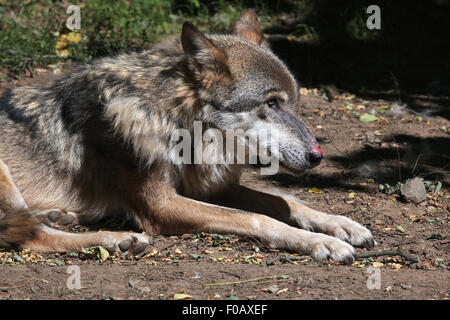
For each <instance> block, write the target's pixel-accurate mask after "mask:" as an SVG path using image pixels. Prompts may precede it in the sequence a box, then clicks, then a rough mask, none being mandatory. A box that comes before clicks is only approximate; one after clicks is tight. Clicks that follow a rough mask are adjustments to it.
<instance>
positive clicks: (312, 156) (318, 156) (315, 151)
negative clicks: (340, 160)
mask: <svg viewBox="0 0 450 320" xmlns="http://www.w3.org/2000/svg"><path fill="white" fill-rule="evenodd" d="M323 156H324V152H323V151H322V149H320V147H319V146H318V145H315V146H314V147H312V149H311V150H309V153H308V158H309V159H308V160H309V165H310V167H311V168H313V167H315V166H317V165H319V163H320V161H321V160H322V158H323Z"/></svg>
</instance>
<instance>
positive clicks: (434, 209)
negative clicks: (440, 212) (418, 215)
mask: <svg viewBox="0 0 450 320" xmlns="http://www.w3.org/2000/svg"><path fill="white" fill-rule="evenodd" d="M425 211H426V212H427V213H432V212H435V211H436V207H433V206H428V207H427V208H426V209H425Z"/></svg>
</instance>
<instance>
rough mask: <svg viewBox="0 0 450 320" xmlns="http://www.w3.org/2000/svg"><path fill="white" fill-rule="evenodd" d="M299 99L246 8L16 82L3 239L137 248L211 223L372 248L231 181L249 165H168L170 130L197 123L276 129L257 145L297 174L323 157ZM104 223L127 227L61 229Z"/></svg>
mask: <svg viewBox="0 0 450 320" xmlns="http://www.w3.org/2000/svg"><path fill="white" fill-rule="evenodd" d="M299 98H300V97H299V87H298V84H297V82H296V80H295V79H294V77H293V75H292V74H291V73H290V71H289V70H288V68H287V67H286V66H285V65H284V64H283V63H282V62H281V61H280V60H279V59H278V58H277V57H276V56H275V54H274V53H272V51H271V50H270V48H269V43H268V41H267V40H266V39H265V37H264V34H263V33H262V30H261V26H260V24H259V21H258V17H257V15H256V13H255V12H254V11H252V10H250V11H246V12H244V13H243V14H242V16H241V17H240V18H239V19H238V20H237V22H236V24H235V26H234V28H233V32H232V34H227V35H222V34H203V33H201V32H200V31H199V30H198V29H197V28H196V27H195V26H193V25H192V24H191V23H189V22H185V23H184V25H183V28H182V33H181V38H172V39H169V40H166V41H165V42H163V43H162V44H159V45H156V46H155V47H153V48H152V49H149V50H143V51H140V52H132V53H122V54H118V55H117V56H114V57H105V58H100V59H97V60H94V61H93V62H91V63H89V64H86V65H82V66H79V67H76V68H75V69H74V70H73V71H71V72H69V73H68V74H66V75H64V76H62V77H61V78H59V79H57V80H55V81H53V82H50V83H47V84H45V85H34V86H33V85H28V86H22V87H16V88H12V89H10V90H9V91H8V92H6V93H5V94H4V95H3V96H2V98H1V100H0V128H1V130H0V247H3V248H18V249H20V248H30V249H31V250H34V251H37V252H70V251H74V250H80V249H81V248H82V247H90V246H95V245H99V246H103V247H105V248H107V249H108V250H111V251H117V252H119V253H120V254H122V255H137V254H141V253H143V252H146V250H147V249H148V248H149V247H150V246H151V239H152V236H153V235H157V234H164V235H180V234H185V233H199V232H212V233H218V234H233V235H237V236H242V237H251V238H254V239H257V240H259V241H260V242H262V243H263V244H264V245H267V246H268V247H271V248H277V249H283V250H290V251H294V252H301V253H303V254H308V255H311V256H312V257H313V258H315V259H331V260H333V261H338V262H343V263H351V262H352V261H354V253H355V249H354V246H364V247H371V246H373V245H375V244H376V242H375V241H374V239H373V237H372V234H371V232H370V231H369V230H368V229H367V228H365V227H363V226H362V225H360V224H358V223H356V222H354V221H352V220H351V219H348V218H346V217H344V216H338V215H331V214H327V213H323V212H319V211H316V210H313V209H311V208H308V207H306V206H305V205H304V204H302V203H301V202H300V201H299V200H297V199H295V198H293V197H291V196H288V195H279V194H271V193H267V192H263V191H258V190H253V189H250V188H247V187H245V186H243V185H240V184H239V178H240V174H241V171H242V169H243V168H244V167H245V165H246V164H239V163H221V164H214V163H213V164H211V163H208V164H206V163H175V162H174V161H173V157H172V153H173V146H174V144H175V142H176V141H174V140H173V139H172V134H173V132H174V131H176V130H179V129H183V130H187V131H188V132H191V133H192V132H193V124H194V122H199V121H200V122H201V124H202V126H203V127H204V129H208V128H210V129H211V128H213V129H216V130H219V131H222V132H224V131H225V130H227V129H230V128H231V129H242V130H248V131H249V132H261V131H269V130H272V131H274V132H277V135H278V137H279V138H280V139H279V146H277V148H275V147H274V146H272V145H271V144H270V142H268V141H266V142H265V143H266V146H268V148H269V150H268V151H269V153H270V154H271V155H272V156H273V157H275V158H276V160H277V161H278V162H279V164H280V167H281V168H282V169H283V170H284V171H287V172H289V173H291V174H293V175H297V174H300V173H302V172H304V171H305V170H307V169H309V168H312V167H314V166H316V165H318V164H319V162H320V161H321V159H322V157H323V155H324V154H323V151H322V150H321V148H320V147H319V145H318V143H317V141H316V139H315V138H314V136H313V134H312V133H311V131H310V130H309V129H308V128H307V127H306V125H305V123H304V122H303V121H302V120H301V119H300V118H299V117H296V116H295V115H294V113H293V112H292V111H291V110H292V109H293V108H295V107H296V106H297V105H298V103H299ZM201 144H202V146H201V147H203V148H207V147H208V146H207V144H208V142H207V141H204V140H201ZM275 149H277V150H275ZM105 221H106V222H109V221H119V222H129V223H131V224H128V226H130V225H131V227H129V228H130V229H126V230H127V231H124V230H123V229H122V230H119V231H117V230H113V231H111V230H110V231H104V230H100V231H97V232H93V231H91V232H68V231H67V230H64V226H71V225H74V224H87V225H92V224H99V223H103V222H105ZM128 230H130V231H128Z"/></svg>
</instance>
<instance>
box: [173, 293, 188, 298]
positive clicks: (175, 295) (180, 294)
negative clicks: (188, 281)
mask: <svg viewBox="0 0 450 320" xmlns="http://www.w3.org/2000/svg"><path fill="white" fill-rule="evenodd" d="M173 299H174V300H186V299H192V296H190V295H188V294H185V293H175V294H174V295H173Z"/></svg>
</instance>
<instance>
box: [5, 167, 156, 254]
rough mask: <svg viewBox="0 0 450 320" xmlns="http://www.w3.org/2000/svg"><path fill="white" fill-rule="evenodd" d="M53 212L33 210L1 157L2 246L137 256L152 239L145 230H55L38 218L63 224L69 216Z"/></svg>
mask: <svg viewBox="0 0 450 320" xmlns="http://www.w3.org/2000/svg"><path fill="white" fill-rule="evenodd" d="M53 211H54V210H53ZM51 212H52V211H51V210H50V211H49V210H47V211H44V214H40V213H32V212H30V210H29V209H28V207H27V205H26V203H25V200H24V198H23V196H22V194H21V193H20V191H19V190H18V189H17V187H16V185H15V184H14V181H13V179H12V177H11V174H10V173H9V170H8V167H7V166H6V165H5V164H4V163H3V162H2V161H1V160H0V248H9V249H25V248H30V249H31V250H33V251H37V252H70V251H78V250H80V249H81V248H87V247H92V246H102V247H105V248H106V249H108V250H110V251H116V252H119V253H120V254H122V255H137V254H140V253H142V252H143V251H144V250H145V249H146V248H147V247H148V245H149V241H150V238H149V236H148V235H146V234H145V233H133V232H109V231H100V232H85V233H70V232H64V231H59V230H56V229H53V228H51V227H49V226H47V225H44V224H43V223H41V221H40V220H39V219H38V217H42V216H45V217H48V218H49V219H50V218H52V219H54V220H55V221H57V222H58V223H59V222H60V220H61V219H64V217H65V216H68V215H66V214H64V215H63V217H61V215H57V214H56V213H54V214H51ZM62 213H64V212H62ZM65 220H68V219H67V218H66V219H65ZM71 223H73V221H71Z"/></svg>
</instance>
